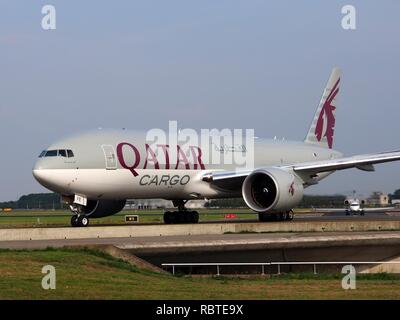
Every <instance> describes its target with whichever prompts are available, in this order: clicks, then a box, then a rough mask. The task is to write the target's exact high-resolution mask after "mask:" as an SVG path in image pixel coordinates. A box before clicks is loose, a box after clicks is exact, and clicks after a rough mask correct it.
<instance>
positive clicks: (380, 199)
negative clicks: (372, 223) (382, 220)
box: [368, 191, 389, 206]
mask: <svg viewBox="0 0 400 320" xmlns="http://www.w3.org/2000/svg"><path fill="white" fill-rule="evenodd" d="M368 204H369V205H371V206H387V205H388V204H389V195H388V194H386V193H383V192H379V191H374V192H372V194H371V196H370V197H369V198H368Z"/></svg>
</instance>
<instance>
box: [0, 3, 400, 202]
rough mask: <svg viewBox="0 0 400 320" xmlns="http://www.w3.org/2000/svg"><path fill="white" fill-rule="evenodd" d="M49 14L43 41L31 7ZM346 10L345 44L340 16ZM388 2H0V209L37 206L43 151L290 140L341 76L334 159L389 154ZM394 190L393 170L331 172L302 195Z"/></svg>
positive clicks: (392, 65)
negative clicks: (117, 138) (102, 141)
mask: <svg viewBox="0 0 400 320" xmlns="http://www.w3.org/2000/svg"><path fill="white" fill-rule="evenodd" d="M46 4H51V5H53V6H54V7H55V9H56V29H55V30H43V29H42V25H41V22H42V18H43V17H44V14H42V13H41V10H42V7H43V6H44V5H46ZM347 4H351V5H353V6H354V7H355V9H356V29H355V30H345V29H343V28H342V24H341V20H342V18H343V16H344V15H343V14H342V12H341V9H342V7H343V6H344V5H347ZM399 10H400V2H399V1H396V0H393V1H389V0H383V1H367V0H364V1H354V0H347V1H329V2H328V1H318V0H314V1H313V0H310V1H273V2H272V1H271V2H270V1H259V0H217V1H216V0H203V1H187V0H181V1H176V0H169V1H162V0H159V1H144V0H142V1H122V0H121V1H92V0H90V1H89V0H88V1H75V0H68V1H66V0H64V1H55V0H53V1H51V2H50V1H29V2H28V1H23V0H0V119H1V123H0V148H1V149H0V150H1V157H0V164H1V165H0V179H1V184H0V201H5V200H16V199H18V198H19V197H20V196H21V195H23V194H27V193H33V192H44V191H45V189H44V188H43V187H41V186H40V185H39V184H38V183H37V182H36V181H35V180H34V178H33V177H32V173H31V170H32V166H33V164H34V162H35V160H36V158H37V156H38V154H39V153H40V151H41V150H43V149H44V148H46V146H47V145H49V144H50V143H52V142H54V141H56V140H58V139H59V138H62V137H64V136H66V135H71V134H75V133H76V132H80V131H85V130H89V129H95V128H98V127H103V128H108V127H110V128H128V129H135V130H147V129H151V128H167V127H168V121H169V120H177V121H178V125H179V126H180V127H181V128H194V129H197V130H199V129H201V128H219V129H223V128H243V129H246V128H254V129H255V134H256V136H259V137H265V138H268V137H271V138H272V137H274V136H277V137H285V138H286V139H292V140H302V139H303V138H304V136H305V134H306V132H307V130H308V126H309V124H310V121H311V120H312V117H313V115H314V112H315V108H316V107H317V104H318V102H319V99H320V96H321V94H322V90H323V88H324V86H325V83H326V81H327V78H328V76H329V73H330V71H331V69H332V68H333V67H334V66H338V67H340V68H341V69H342V72H343V76H342V81H341V84H342V87H341V92H340V96H339V99H338V105H337V112H336V129H335V141H334V148H335V149H338V150H340V151H342V152H344V153H345V154H346V155H352V154H360V153H368V152H377V151H388V150H396V149H400V141H399V139H398V138H399V136H400V134H399V131H398V128H397V127H398V123H399V116H400V112H399V107H400V105H399V103H398V97H397V93H398V91H399V89H398V88H399V74H400V59H399V56H400V37H399V31H400V20H399V19H398V12H399ZM397 188H400V163H390V164H383V165H377V166H376V172H374V173H366V172H361V171H358V170H356V169H351V170H346V171H342V172H337V173H335V174H334V175H332V176H331V177H329V178H328V179H326V180H324V181H322V182H321V183H320V184H319V185H318V186H313V187H311V188H309V189H308V190H307V193H312V194H331V193H350V192H351V190H356V191H357V193H359V194H364V195H368V194H369V193H370V192H371V191H373V190H381V191H384V192H393V191H394V190H395V189H397Z"/></svg>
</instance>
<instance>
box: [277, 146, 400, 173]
mask: <svg viewBox="0 0 400 320" xmlns="http://www.w3.org/2000/svg"><path fill="white" fill-rule="evenodd" d="M397 160H400V151H390V152H381V153H371V154H363V155H357V156H352V157H345V158H337V159H332V160H322V161H314V162H304V163H296V164H293V165H288V166H284V167H286V168H292V169H293V170H294V171H296V172H315V173H319V172H327V171H336V170H343V169H349V168H358V169H360V170H365V171H374V167H373V165H374V164H378V163H384V162H391V161H397Z"/></svg>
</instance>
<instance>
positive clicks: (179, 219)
mask: <svg viewBox="0 0 400 320" xmlns="http://www.w3.org/2000/svg"><path fill="white" fill-rule="evenodd" d="M174 214H175V216H176V217H177V219H176V221H175V223H185V222H187V221H186V212H184V211H174Z"/></svg>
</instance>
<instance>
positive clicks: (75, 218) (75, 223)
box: [71, 214, 78, 227]
mask: <svg viewBox="0 0 400 320" xmlns="http://www.w3.org/2000/svg"><path fill="white" fill-rule="evenodd" d="M71 226H73V227H77V226H78V215H76V214H75V215H73V216H72V217H71Z"/></svg>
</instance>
